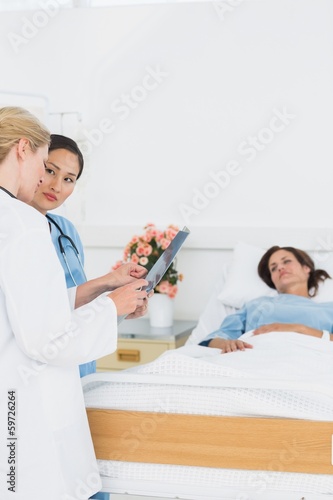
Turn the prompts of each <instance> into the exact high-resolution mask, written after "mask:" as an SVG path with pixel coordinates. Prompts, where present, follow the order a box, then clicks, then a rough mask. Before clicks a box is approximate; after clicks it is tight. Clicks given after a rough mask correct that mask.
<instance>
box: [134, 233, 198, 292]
mask: <svg viewBox="0 0 333 500" xmlns="http://www.w3.org/2000/svg"><path fill="white" fill-rule="evenodd" d="M189 234H190V230H189V229H188V228H187V227H186V226H184V227H183V229H181V230H180V231H178V233H177V234H176V236H175V237H174V238H173V240H171V242H170V244H169V246H168V247H167V248H166V249H165V250H164V252H163V253H162V254H161V255H160V256H159V258H158V259H157V261H156V262H155V264H154V265H153V267H152V268H151V270H150V271H149V273H148V274H147V276H145V280H147V281H148V285H147V286H146V287H144V289H145V290H147V292H150V291H151V290H153V288H155V286H156V285H158V284H159V282H160V281H161V279H162V278H163V276H164V275H165V273H166V272H167V270H168V269H169V267H170V266H171V264H172V261H173V260H174V258H175V257H176V255H177V253H178V252H179V250H180V249H181V247H182V246H183V244H184V241H185V240H186V238H187V237H188V235H189Z"/></svg>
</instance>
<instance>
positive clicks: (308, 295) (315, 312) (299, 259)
mask: <svg viewBox="0 0 333 500" xmlns="http://www.w3.org/2000/svg"><path fill="white" fill-rule="evenodd" d="M258 273H259V276H260V277H261V278H262V280H263V281H264V282H265V283H266V284H267V285H268V286H269V287H271V288H272V289H275V290H277V292H278V294H277V295H276V296H274V297H260V298H257V299H254V300H252V301H250V302H248V303H246V304H245V305H244V306H243V307H242V308H241V309H240V310H239V311H237V312H236V313H234V314H232V315H229V316H227V317H226V318H225V320H224V321H223V322H222V324H221V326H220V328H219V329H218V330H216V331H214V332H212V333H211V334H209V335H208V336H207V337H206V338H205V339H204V340H203V341H202V342H200V345H202V346H208V347H216V348H219V349H221V350H222V352H224V353H229V352H234V351H237V350H244V349H247V348H252V347H253V345H252V344H251V343H248V342H246V341H245V339H244V337H242V339H240V337H241V336H242V335H243V334H244V333H245V332H248V331H252V335H260V334H264V333H269V332H273V331H275V332H288V331H289V332H297V333H298V334H303V335H308V336H312V337H317V338H322V339H323V340H324V341H330V340H332V338H333V336H332V335H331V333H332V331H333V303H331V302H329V303H316V302H313V300H312V298H313V297H315V296H316V293H317V290H318V287H319V284H320V282H322V281H324V280H325V279H327V278H330V276H329V275H328V273H327V272H326V271H324V270H321V269H315V266H314V262H313V260H312V259H311V257H310V256H309V255H308V254H307V253H306V252H304V251H302V250H299V249H296V248H293V247H283V248H280V247H278V246H274V247H272V248H270V249H269V250H268V251H267V252H266V253H265V254H264V255H263V257H262V258H261V260H260V262H259V265H258Z"/></svg>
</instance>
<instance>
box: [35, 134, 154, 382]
mask: <svg viewBox="0 0 333 500" xmlns="http://www.w3.org/2000/svg"><path fill="white" fill-rule="evenodd" d="M83 167H84V160H83V156H82V153H81V151H80V149H79V147H78V145H77V144H76V142H75V141H73V140H72V139H70V138H69V137H66V136H63V135H58V134H52V135H51V143H50V146H49V154H48V159H47V161H46V162H45V175H44V180H43V183H42V184H41V185H40V186H39V188H38V190H37V191H36V193H35V196H34V198H33V200H32V202H31V205H32V206H33V207H34V208H36V209H37V210H38V211H39V212H40V213H42V214H43V215H46V217H47V219H48V221H49V226H50V231H51V237H52V241H53V244H54V247H55V249H56V252H57V255H58V258H59V261H60V263H61V265H62V267H63V270H64V273H65V278H66V284H67V288H73V301H75V308H77V307H80V306H82V305H84V304H86V303H88V302H90V301H91V300H93V299H95V298H96V297H98V296H99V295H101V294H103V293H104V292H109V291H112V290H114V289H115V288H118V287H119V286H122V285H126V284H127V283H131V282H132V281H133V280H135V279H136V278H142V277H144V276H145V275H146V273H147V271H146V269H145V268H143V267H142V266H138V265H136V264H125V265H123V266H121V267H120V268H118V269H117V270H116V271H113V272H111V273H108V274H106V275H104V276H101V277H99V278H96V279H93V280H89V281H87V278H86V275H85V272H84V252H83V245H82V242H81V239H80V236H79V234H78V232H77V230H76V229H75V226H74V225H73V224H72V222H70V221H69V220H68V219H66V217H63V216H61V215H58V214H54V213H52V215H50V214H48V212H49V210H54V209H56V208H58V207H60V206H61V205H62V204H63V203H64V202H65V201H66V200H67V198H68V197H69V196H70V195H71V194H72V193H73V191H74V188H75V185H76V181H77V180H78V179H79V178H80V176H81V174H82V171H83ZM74 287H77V288H76V289H74ZM146 306H147V304H146V303H145V305H144V306H143V307H146ZM140 314H142V311H139V310H138V311H137V312H136V315H140ZM95 371H96V361H91V362H89V363H84V364H83V365H80V376H81V377H83V376H85V375H89V374H90V373H94V372H95Z"/></svg>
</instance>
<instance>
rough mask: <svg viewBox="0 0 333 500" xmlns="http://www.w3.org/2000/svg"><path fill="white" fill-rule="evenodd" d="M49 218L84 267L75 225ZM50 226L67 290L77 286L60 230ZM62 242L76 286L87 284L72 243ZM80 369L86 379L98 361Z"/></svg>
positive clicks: (53, 217) (66, 220) (65, 220)
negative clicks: (61, 246)
mask: <svg viewBox="0 0 333 500" xmlns="http://www.w3.org/2000/svg"><path fill="white" fill-rule="evenodd" d="M48 216H49V217H50V218H52V220H54V221H55V222H56V224H58V226H60V228H61V230H62V232H63V233H64V234H65V235H66V236H69V237H70V238H71V239H72V240H73V241H74V243H75V246H76V248H77V249H78V252H79V255H80V259H81V262H82V265H83V266H84V252H83V245H82V242H81V239H80V236H79V233H78V232H77V230H76V229H75V227H74V225H73V224H72V223H71V222H70V221H69V220H68V219H66V218H65V217H62V216H61V215H56V214H48ZM49 222H50V221H49ZM50 226H51V238H52V242H53V245H54V248H55V249H56V252H57V255H58V259H59V261H60V263H61V265H62V268H63V270H64V273H65V278H66V284H67V288H72V287H74V286H76V285H75V283H74V282H73V279H72V277H71V275H70V273H69V271H68V268H67V266H66V263H65V261H64V258H63V255H62V253H61V251H60V246H59V241H58V238H59V236H60V234H61V233H60V231H59V229H58V228H57V227H56V226H55V225H54V224H52V222H50ZM61 241H62V244H63V246H64V249H65V253H66V257H67V261H68V265H69V267H70V270H71V273H72V275H73V277H74V279H75V281H76V284H77V285H82V283H85V282H86V277H85V276H84V274H83V273H82V269H81V266H80V264H79V262H78V259H77V257H76V254H75V251H74V250H73V247H72V245H71V243H70V242H69V241H68V240H67V239H65V238H62V240H61ZM79 368H80V377H84V376H85V375H89V374H90V373H95V372H96V361H90V362H89V363H84V364H82V365H80V367H79Z"/></svg>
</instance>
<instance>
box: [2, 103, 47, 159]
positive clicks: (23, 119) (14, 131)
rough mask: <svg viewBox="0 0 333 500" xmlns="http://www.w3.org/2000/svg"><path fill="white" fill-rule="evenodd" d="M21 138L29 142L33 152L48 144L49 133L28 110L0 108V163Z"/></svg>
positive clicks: (9, 107)
mask: <svg viewBox="0 0 333 500" xmlns="http://www.w3.org/2000/svg"><path fill="white" fill-rule="evenodd" d="M22 138H25V139H27V140H28V141H29V143H30V147H31V150H32V151H33V152H35V151H36V150H37V149H38V148H39V147H41V146H45V145H46V144H47V145H49V144H50V132H49V131H48V129H47V128H46V127H45V126H44V125H43V124H42V123H41V122H40V121H39V120H38V118H36V116H34V115H33V114H32V113H30V112H29V111H28V110H26V109H24V108H20V107H14V106H7V107H4V108H0V163H2V162H3V161H4V159H5V158H6V156H7V155H8V153H9V152H10V150H11V149H12V147H13V146H14V145H15V144H17V143H18V142H19V140H20V139H22Z"/></svg>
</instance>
